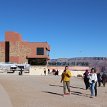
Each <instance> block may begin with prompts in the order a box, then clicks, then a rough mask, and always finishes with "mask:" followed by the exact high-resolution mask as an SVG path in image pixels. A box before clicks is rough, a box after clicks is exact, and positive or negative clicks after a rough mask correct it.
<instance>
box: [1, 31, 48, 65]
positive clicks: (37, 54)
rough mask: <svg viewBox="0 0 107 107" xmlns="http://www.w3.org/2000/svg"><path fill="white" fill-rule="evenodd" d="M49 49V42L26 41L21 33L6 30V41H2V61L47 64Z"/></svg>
mask: <svg viewBox="0 0 107 107" xmlns="http://www.w3.org/2000/svg"><path fill="white" fill-rule="evenodd" d="M49 51H50V47H49V45H48V43H47V42H25V41H23V40H22V37H21V35H20V34H18V33H16V32H6V33H5V41H4V42H0V62H12V63H29V64H31V65H45V64H46V63H47V61H48V60H49Z"/></svg>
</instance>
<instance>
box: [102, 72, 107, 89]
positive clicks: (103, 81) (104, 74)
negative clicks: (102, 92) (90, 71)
mask: <svg viewBox="0 0 107 107" xmlns="http://www.w3.org/2000/svg"><path fill="white" fill-rule="evenodd" d="M106 82H107V74H106V73H105V72H103V74H102V83H103V86H104V87H105V84H106Z"/></svg>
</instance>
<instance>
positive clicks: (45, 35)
mask: <svg viewBox="0 0 107 107" xmlns="http://www.w3.org/2000/svg"><path fill="white" fill-rule="evenodd" d="M6 31H15V32H18V33H20V34H21V35H22V37H23V40H25V41H30V42H45V41H47V42H48V43H49V45H50V47H51V52H50V57H51V58H62V57H64V58H71V57H94V56H97V57H98V56H102V57H106V56H107V48H106V46H107V0H0V41H4V35H5V32H6Z"/></svg>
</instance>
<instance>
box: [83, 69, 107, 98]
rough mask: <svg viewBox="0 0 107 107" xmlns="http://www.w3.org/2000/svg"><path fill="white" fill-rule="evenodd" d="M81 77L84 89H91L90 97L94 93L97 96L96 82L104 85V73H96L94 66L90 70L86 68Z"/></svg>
mask: <svg viewBox="0 0 107 107" xmlns="http://www.w3.org/2000/svg"><path fill="white" fill-rule="evenodd" d="M83 78H84V83H85V86H86V90H87V89H90V90H91V97H93V96H94V95H95V96H97V83H98V86H99V87H100V86H101V83H102V84H103V86H104V87H105V83H106V81H107V75H106V73H105V72H99V73H97V72H96V69H95V68H92V69H91V71H90V72H89V71H88V70H86V72H85V73H84V75H83Z"/></svg>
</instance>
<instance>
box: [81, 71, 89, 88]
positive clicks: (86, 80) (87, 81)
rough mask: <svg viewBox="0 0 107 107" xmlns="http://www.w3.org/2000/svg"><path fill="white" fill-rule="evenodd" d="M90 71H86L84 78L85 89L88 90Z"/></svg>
mask: <svg viewBox="0 0 107 107" xmlns="http://www.w3.org/2000/svg"><path fill="white" fill-rule="evenodd" d="M88 76H89V71H88V70H86V71H85V73H84V74H83V78H84V83H85V87H86V90H87V89H88V88H89V86H90V85H89V78H88Z"/></svg>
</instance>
